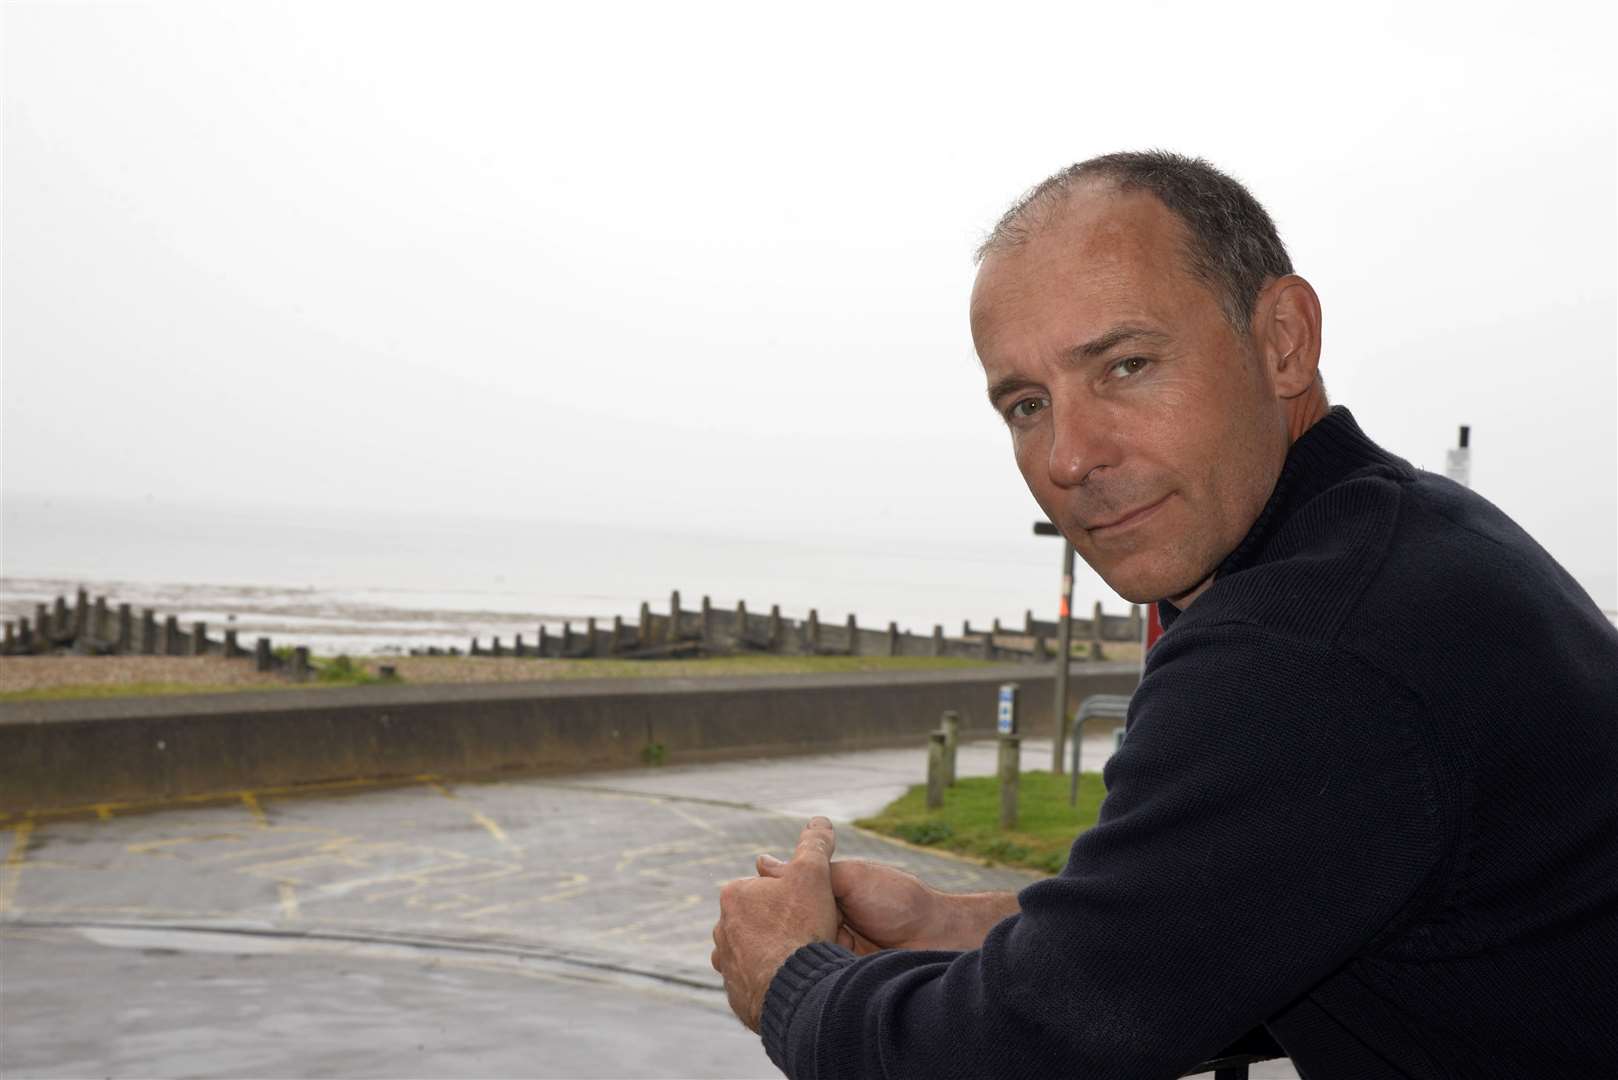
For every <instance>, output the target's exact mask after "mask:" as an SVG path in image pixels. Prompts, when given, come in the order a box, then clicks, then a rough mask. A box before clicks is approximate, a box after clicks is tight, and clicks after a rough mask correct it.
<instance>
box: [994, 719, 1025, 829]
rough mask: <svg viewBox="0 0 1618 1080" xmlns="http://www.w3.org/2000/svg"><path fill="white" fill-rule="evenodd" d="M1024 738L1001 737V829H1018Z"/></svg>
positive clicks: (1018, 736)
mask: <svg viewBox="0 0 1618 1080" xmlns="http://www.w3.org/2000/svg"><path fill="white" fill-rule="evenodd" d="M1021 748H1022V736H1020V735H1002V736H1000V768H999V774H1000V827H1001V828H1002V829H1015V828H1016V827H1017V788H1018V786H1019V785H1020V784H1021V782H1022V781H1021V778H1020V775H1019V773H1018V766H1019V764H1020V763H1021V752H1022V750H1021Z"/></svg>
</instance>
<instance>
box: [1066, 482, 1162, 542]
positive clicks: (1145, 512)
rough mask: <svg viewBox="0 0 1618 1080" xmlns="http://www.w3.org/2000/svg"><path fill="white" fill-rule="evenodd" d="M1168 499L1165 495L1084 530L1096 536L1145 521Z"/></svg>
mask: <svg viewBox="0 0 1618 1080" xmlns="http://www.w3.org/2000/svg"><path fill="white" fill-rule="evenodd" d="M1169 494H1170V495H1172V494H1173V492H1170V493H1169ZM1168 501H1169V496H1168V495H1165V496H1163V497H1162V498H1161V499H1158V500H1157V501H1156V502H1152V503H1147V504H1146V505H1145V506H1142V507H1139V508H1137V509H1134V510H1131V511H1129V512H1128V513H1126V514H1123V515H1121V516H1119V517H1116V518H1113V519H1112V520H1111V521H1103V522H1101V523H1100V524H1098V525H1088V526H1086V527H1085V530H1084V531H1085V532H1087V533H1089V534H1090V535H1092V536H1094V535H1095V534H1096V533H1099V532H1104V531H1105V532H1110V531H1113V530H1117V529H1124V528H1128V527H1129V526H1131V525H1135V524H1138V523H1139V522H1142V521H1145V520H1146V519H1147V518H1148V517H1150V516H1151V515H1152V514H1155V513H1156V512H1157V509H1158V507H1160V506H1162V505H1163V504H1164V503H1166V502H1168Z"/></svg>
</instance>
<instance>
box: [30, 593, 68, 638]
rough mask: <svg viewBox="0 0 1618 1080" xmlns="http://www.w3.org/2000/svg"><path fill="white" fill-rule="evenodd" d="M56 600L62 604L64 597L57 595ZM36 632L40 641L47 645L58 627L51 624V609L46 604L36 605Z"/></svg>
mask: <svg viewBox="0 0 1618 1080" xmlns="http://www.w3.org/2000/svg"><path fill="white" fill-rule="evenodd" d="M56 602H57V603H58V604H60V603H61V602H62V598H61V597H57V598H56ZM34 633H36V634H38V635H39V639H40V641H42V642H44V643H45V644H46V645H49V644H50V642H51V635H52V634H54V633H56V627H54V626H52V625H51V615H50V609H49V608H47V607H46V606H45V605H44V604H35V605H34Z"/></svg>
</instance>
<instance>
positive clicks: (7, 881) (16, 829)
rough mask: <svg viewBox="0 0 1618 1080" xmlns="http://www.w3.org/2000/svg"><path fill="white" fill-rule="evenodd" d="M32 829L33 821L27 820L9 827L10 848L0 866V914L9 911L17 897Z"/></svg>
mask: <svg viewBox="0 0 1618 1080" xmlns="http://www.w3.org/2000/svg"><path fill="white" fill-rule="evenodd" d="M33 831H34V823H33V822H32V821H27V820H24V821H20V822H18V823H17V824H16V825H13V826H12V828H11V850H10V851H8V852H6V862H5V865H4V866H0V914H3V913H5V912H7V911H10V910H11V906H12V903H13V902H14V901H15V900H16V898H17V885H18V883H19V882H21V881H22V867H23V863H24V862H26V861H27V859H28V836H29V834H30V833H32V832H33Z"/></svg>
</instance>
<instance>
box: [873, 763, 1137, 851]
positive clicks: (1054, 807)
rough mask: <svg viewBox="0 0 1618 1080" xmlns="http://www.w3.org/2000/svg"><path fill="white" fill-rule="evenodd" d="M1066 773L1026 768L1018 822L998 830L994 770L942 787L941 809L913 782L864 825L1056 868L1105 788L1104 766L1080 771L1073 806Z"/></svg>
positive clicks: (1092, 818)
mask: <svg viewBox="0 0 1618 1080" xmlns="http://www.w3.org/2000/svg"><path fill="white" fill-rule="evenodd" d="M1067 784H1068V778H1067V776H1066V774H1057V773H1050V772H1025V773H1023V774H1022V778H1021V791H1020V793H1019V798H1018V801H1017V827H1016V828H1015V829H1012V830H1010V831H1007V832H1001V831H1000V827H999V821H1000V781H999V780H997V779H996V778H995V777H992V776H973V777H966V778H963V779H960V780H957V781H956V783H955V786H954V787H951V788H946V789H944V805H943V807H942V808H941V809H938V810H934V811H931V812H929V811H928V810H927V808H926V807H927V787H926V785H925V784H918V785H916V786H915V787H913V788H911V789H910V790H909V791H907V792H905V793H904V794H903V795H901V796H900V797H899V798H898V799H896V800H894V801H893V802H892V803H889V804H888V806H887V807H886V808H885V809H883V811H882V812H881V813H879V814H877V815H876V816H875V817H869V818H863V819H861V820H859V821H857V822H855V824H856V825H859V826H860V827H861V828H866V829H870V830H872V831H873V832H879V833H882V834H884V835H886V836H893V837H897V838H898V839H900V840H904V841H906V842H908V843H912V844H919V845H922V846H924V847H938V848H943V849H944V850H946V851H953V852H956V853H957V854H961V855H971V856H974V857H976V858H980V859H984V860H986V861H988V862H989V863H991V864H994V863H1003V864H1005V865H1007V866H1021V867H1025V868H1027V869H1029V870H1038V871H1040V872H1041V873H1046V874H1054V873H1057V872H1058V871H1060V870H1061V869H1062V867H1063V866H1064V865H1065V864H1066V863H1067V854H1068V849H1070V848H1071V847H1072V846H1073V841H1074V840H1075V839H1076V838H1077V837H1078V835H1079V833H1081V832H1083V831H1084V830H1085V829H1088V828H1089V827H1090V826H1092V825H1094V824H1095V823H1096V815H1097V813H1099V812H1100V809H1101V800H1102V798H1103V796H1105V795H1106V789H1105V788H1104V787H1103V786H1102V784H1101V774H1099V773H1093V772H1087V773H1083V774H1082V775H1081V776H1080V777H1079V799H1078V805H1077V806H1069V805H1068V804H1067Z"/></svg>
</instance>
